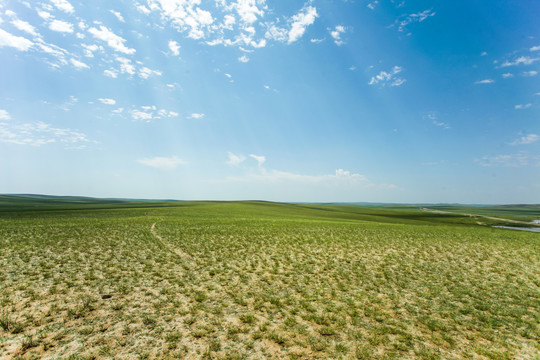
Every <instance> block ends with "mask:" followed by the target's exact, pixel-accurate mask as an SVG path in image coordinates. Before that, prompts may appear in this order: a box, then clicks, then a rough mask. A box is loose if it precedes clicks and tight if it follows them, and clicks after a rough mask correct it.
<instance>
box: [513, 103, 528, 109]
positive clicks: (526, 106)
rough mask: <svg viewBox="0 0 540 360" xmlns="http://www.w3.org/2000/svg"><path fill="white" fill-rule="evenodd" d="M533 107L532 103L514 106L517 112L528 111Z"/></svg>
mask: <svg viewBox="0 0 540 360" xmlns="http://www.w3.org/2000/svg"><path fill="white" fill-rule="evenodd" d="M531 106H532V104H531V103H528V104H518V105H516V106H514V109H516V110H523V109H528V108H530V107H531Z"/></svg>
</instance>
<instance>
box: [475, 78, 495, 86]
mask: <svg viewBox="0 0 540 360" xmlns="http://www.w3.org/2000/svg"><path fill="white" fill-rule="evenodd" d="M494 82H495V80H493V79H484V80H478V81H475V82H474V83H475V84H477V85H478V84H493V83H494Z"/></svg>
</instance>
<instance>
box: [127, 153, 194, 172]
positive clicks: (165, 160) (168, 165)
mask: <svg viewBox="0 0 540 360" xmlns="http://www.w3.org/2000/svg"><path fill="white" fill-rule="evenodd" d="M137 162H138V163H140V164H142V165H146V166H150V167H153V168H156V169H160V170H174V169H176V168H177V167H178V166H180V165H186V164H187V162H185V161H184V160H182V159H180V158H178V157H176V156H171V157H161V156H156V157H153V158H145V159H140V160H137Z"/></svg>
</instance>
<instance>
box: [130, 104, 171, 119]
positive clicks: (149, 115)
mask: <svg viewBox="0 0 540 360" xmlns="http://www.w3.org/2000/svg"><path fill="white" fill-rule="evenodd" d="M129 113H130V114H131V118H132V119H133V120H137V121H144V122H150V121H151V120H157V119H164V118H174V117H177V116H178V115H179V114H178V113H177V112H175V111H170V110H165V109H158V108H157V106H155V105H151V106H141V107H140V108H138V109H131V110H130V112H129Z"/></svg>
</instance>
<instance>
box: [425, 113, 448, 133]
mask: <svg viewBox="0 0 540 360" xmlns="http://www.w3.org/2000/svg"><path fill="white" fill-rule="evenodd" d="M424 119H427V120H430V121H431V123H432V124H433V125H435V126H438V127H441V128H443V129H450V128H451V127H450V125H448V124H447V123H445V122H442V121H439V118H438V117H437V115H436V114H435V113H431V114H427V115H424Z"/></svg>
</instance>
